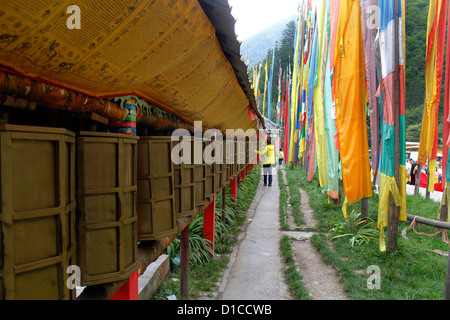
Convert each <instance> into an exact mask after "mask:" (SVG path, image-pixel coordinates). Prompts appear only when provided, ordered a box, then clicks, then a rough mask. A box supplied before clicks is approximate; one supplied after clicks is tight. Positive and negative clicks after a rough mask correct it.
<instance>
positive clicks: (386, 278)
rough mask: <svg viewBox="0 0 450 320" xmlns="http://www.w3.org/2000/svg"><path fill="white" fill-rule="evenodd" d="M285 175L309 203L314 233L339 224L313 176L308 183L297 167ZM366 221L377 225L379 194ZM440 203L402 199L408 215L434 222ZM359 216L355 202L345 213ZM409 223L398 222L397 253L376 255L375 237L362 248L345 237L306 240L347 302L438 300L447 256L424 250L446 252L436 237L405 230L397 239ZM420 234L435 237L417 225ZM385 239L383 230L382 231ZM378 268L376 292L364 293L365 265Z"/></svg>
mask: <svg viewBox="0 0 450 320" xmlns="http://www.w3.org/2000/svg"><path fill="white" fill-rule="evenodd" d="M286 172H287V174H288V176H291V177H292V179H295V180H297V181H299V182H298V183H299V185H300V186H301V187H302V188H303V189H304V190H305V191H307V192H308V194H309V198H310V205H311V207H312V208H313V210H314V214H315V217H316V219H318V221H319V224H318V230H319V231H322V232H328V230H330V229H331V228H332V227H333V226H334V225H335V224H338V223H342V222H343V221H344V218H343V214H342V210H341V207H340V206H337V205H334V204H333V202H332V201H329V199H328V196H327V195H326V193H323V192H321V191H320V189H319V188H318V184H317V177H315V178H314V179H313V181H312V182H308V181H307V179H306V175H305V173H304V172H303V171H302V170H301V168H294V169H288V170H286ZM368 202H369V212H368V216H369V218H371V219H373V220H374V221H377V212H378V196H377V195H374V196H373V197H371V198H369V201H368ZM439 207H440V204H439V203H437V202H435V201H433V200H425V199H423V198H422V197H421V196H407V208H408V209H407V211H408V213H409V214H413V215H419V216H422V217H427V218H432V219H436V218H437V214H438V210H439ZM351 210H356V211H357V212H360V202H356V203H352V204H349V205H348V212H351ZM410 224H411V222H410V221H406V222H400V223H399V227H398V249H397V250H396V251H394V252H390V253H389V252H380V250H379V242H378V238H376V239H374V240H373V241H370V242H368V243H366V244H362V245H354V246H351V245H350V244H349V241H348V238H338V239H335V240H333V241H332V242H331V244H330V241H329V239H327V237H326V236H325V235H323V234H316V235H314V236H313V237H312V238H311V241H312V243H313V245H314V246H315V247H316V248H317V249H318V250H319V251H320V253H321V254H322V256H323V259H324V261H326V262H327V263H330V264H332V265H333V266H334V267H336V269H337V270H338V273H339V275H340V276H341V278H342V281H343V284H344V288H345V290H346V291H347V292H348V294H349V296H350V297H351V298H352V299H358V300H364V299H367V300H441V299H443V295H444V285H445V279H446V269H447V257H445V256H441V255H438V254H436V253H433V252H429V251H428V250H434V249H438V250H442V251H447V252H448V250H449V246H448V245H447V244H445V243H444V242H443V241H442V240H441V235H438V236H435V237H428V236H425V235H419V234H416V233H414V231H413V230H409V231H407V237H408V238H409V242H408V241H407V240H405V239H404V238H403V237H402V236H401V231H402V230H403V229H405V228H407V227H409V226H410ZM416 230H417V231H419V232H425V233H428V234H432V233H435V232H436V231H437V229H436V228H433V227H430V226H425V225H421V226H420V227H418V226H416ZM385 235H386V241H387V230H385ZM372 265H375V266H378V267H379V268H380V271H381V273H380V275H381V287H380V289H372V290H370V289H368V288H367V279H368V278H369V276H371V275H372V274H371V273H368V272H367V269H368V267H369V266H372Z"/></svg>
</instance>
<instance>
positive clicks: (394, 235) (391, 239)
mask: <svg viewBox="0 0 450 320" xmlns="http://www.w3.org/2000/svg"><path fill="white" fill-rule="evenodd" d="M398 13H399V8H398V1H395V33H394V34H395V42H394V43H395V113H394V115H395V153H394V177H395V182H396V184H397V186H399V181H400V179H399V173H400V168H399V166H400V120H399V119H400V80H399V58H398V55H399V48H398V46H399V39H398V30H399V23H398V18H399V14H398ZM398 214H399V207H397V206H396V205H395V202H394V199H393V198H392V194H391V196H390V208H389V225H388V251H389V252H392V251H395V250H397V240H398Z"/></svg>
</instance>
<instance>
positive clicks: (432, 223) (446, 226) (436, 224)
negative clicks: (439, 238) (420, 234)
mask: <svg viewBox="0 0 450 320" xmlns="http://www.w3.org/2000/svg"><path fill="white" fill-rule="evenodd" d="M406 218H407V219H408V220H409V221H413V220H414V219H416V222H417V223H422V224H426V225H427V226H432V227H436V228H439V229H447V230H450V223H448V222H445V221H440V220H434V219H428V218H424V217H421V216H415V215H412V214H407V215H406Z"/></svg>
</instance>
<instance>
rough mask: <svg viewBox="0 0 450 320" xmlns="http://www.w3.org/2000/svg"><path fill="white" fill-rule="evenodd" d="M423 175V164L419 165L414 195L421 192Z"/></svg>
mask: <svg viewBox="0 0 450 320" xmlns="http://www.w3.org/2000/svg"><path fill="white" fill-rule="evenodd" d="M421 175H422V166H421V165H418V166H417V173H416V185H415V186H414V195H417V194H419V188H420V177H421Z"/></svg>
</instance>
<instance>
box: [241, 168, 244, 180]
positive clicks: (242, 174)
mask: <svg viewBox="0 0 450 320" xmlns="http://www.w3.org/2000/svg"><path fill="white" fill-rule="evenodd" d="M241 180H242V182H245V169H244V170H242V171H241Z"/></svg>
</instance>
